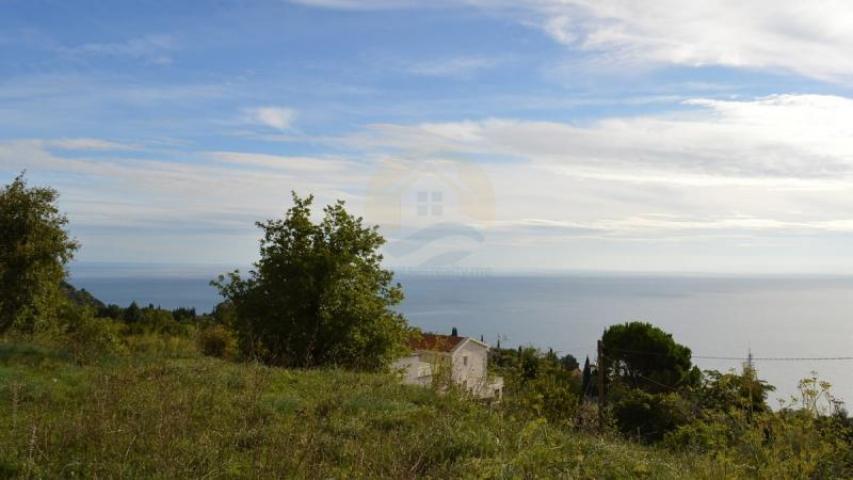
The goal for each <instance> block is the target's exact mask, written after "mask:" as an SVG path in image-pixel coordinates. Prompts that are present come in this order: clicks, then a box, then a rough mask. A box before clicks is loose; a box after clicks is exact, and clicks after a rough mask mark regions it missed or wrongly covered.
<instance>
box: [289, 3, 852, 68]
mask: <svg viewBox="0 0 853 480" xmlns="http://www.w3.org/2000/svg"><path fill="white" fill-rule="evenodd" d="M297 3H302V4H307V5H313V6H319V7H325V8H339V9H349V10H368V9H389V8H423V5H424V2H414V1H406V0H375V1H370V0H365V1H359V0H298V2H297ZM429 5H430V6H432V7H435V6H440V7H475V8H479V9H482V10H484V11H488V12H490V13H497V14H502V15H507V16H510V17H512V18H514V19H515V20H516V21H518V22H520V23H523V24H527V25H534V26H537V27H538V28H541V29H542V30H543V31H544V32H545V33H546V34H547V35H549V36H550V37H552V38H553V39H554V40H555V41H557V42H559V43H562V44H564V45H567V46H569V47H571V48H576V49H580V50H583V51H588V52H592V53H594V54H596V55H597V56H598V57H597V58H598V61H599V62H600V61H609V62H611V63H613V64H614V65H617V66H620V67H622V68H624V67H626V66H627V65H626V64H676V65H687V66H702V65H721V66H727V67H736V68H750V69H771V70H784V71H789V72H794V73H797V74H800V75H804V76H807V77H813V78H819V79H831V80H835V81H842V80H846V79H849V78H850V77H851V76H853V56H851V55H850V54H849V52H850V51H851V50H853V29H851V28H850V25H851V24H853V4H851V3H849V2H844V1H840V0H815V1H811V2H796V1H773V0H752V1H739V0H719V1H715V2H684V1H679V0H655V1H649V2H638V1H625V0H455V1H453V0H448V1H446V2H438V3H433V2H430V3H429Z"/></svg>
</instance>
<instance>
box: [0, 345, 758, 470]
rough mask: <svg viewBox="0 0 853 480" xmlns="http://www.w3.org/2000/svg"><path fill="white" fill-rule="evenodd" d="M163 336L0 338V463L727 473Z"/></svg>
mask: <svg viewBox="0 0 853 480" xmlns="http://www.w3.org/2000/svg"><path fill="white" fill-rule="evenodd" d="M167 343H168V339H164V343H163V344H160V345H157V347H155V348H156V349H159V351H152V347H151V346H150V345H149V346H147V347H146V348H145V349H143V351H142V352H137V353H133V354H131V355H129V356H125V357H116V358H112V359H109V360H104V361H102V362H98V363H96V364H92V365H88V366H79V365H78V364H77V363H76V362H73V361H72V360H71V357H70V356H69V355H67V354H66V353H64V352H62V351H60V350H53V349H49V348H45V347H38V346H35V345H31V344H22V343H10V342H8V341H7V342H6V343H4V344H3V345H2V346H0V476H5V477H12V476H20V477H33V478H60V477H64V478H69V477H78V478H96V477H97V478H138V477H151V478H280V477H300V478H380V477H381V478H414V477H432V478H459V477H471V478H517V477H525V478H536V477H540V478H545V477H565V478H725V477H727V476H728V477H733V475H734V474H735V473H737V471H738V470H737V469H734V468H732V467H730V466H725V465H723V464H721V463H717V462H715V461H713V460H712V459H710V458H698V457H697V458H691V457H687V456H674V455H671V454H667V453H664V452H663V451H658V450H653V449H650V448H647V447H642V446H638V445H634V444H631V443H626V442H624V441H617V440H613V439H607V438H605V437H596V436H592V435H585V434H580V433H572V432H567V431H563V430H560V429H557V428H554V427H552V426H549V424H548V423H547V422H546V421H544V420H539V419H522V418H515V417H513V416H510V415H506V414H505V413H504V412H502V411H501V409H499V408H497V409H496V408H490V407H487V406H484V405H481V404H477V403H474V402H471V401H468V400H464V399H461V398H459V397H458V396H457V395H455V394H450V395H441V396H439V395H437V394H435V393H434V392H433V391H432V390H430V389H425V388H418V387H410V386H403V385H399V384H398V382H397V381H395V380H394V379H393V378H391V377H390V376H387V375H383V374H374V373H352V372H345V371H341V370H300V371H291V370H285V369H279V368H271V367H264V366H261V365H258V364H235V363H230V362H225V361H222V360H218V359H213V358H209V357H203V356H201V355H199V354H195V353H188V352H187V351H186V350H183V351H181V350H172V351H171V352H170V349H169V346H168V345H167ZM144 350H148V351H147V353H146V352H145V351H144ZM178 352H182V353H180V354H179V353H178ZM730 469H731V470H730ZM767 478H770V477H769V476H768V477H767Z"/></svg>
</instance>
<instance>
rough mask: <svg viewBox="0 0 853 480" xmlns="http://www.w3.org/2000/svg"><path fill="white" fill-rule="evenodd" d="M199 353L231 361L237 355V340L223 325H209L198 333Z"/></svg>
mask: <svg viewBox="0 0 853 480" xmlns="http://www.w3.org/2000/svg"><path fill="white" fill-rule="evenodd" d="M198 348H199V350H201V353H203V354H205V355H208V356H211V357H218V358H228V359H233V358H234V357H235V356H236V353H237V339H236V338H235V337H234V334H233V333H232V332H231V331H230V330H229V329H228V328H226V327H225V326H223V325H210V326H208V327H205V328H203V329H202V330H201V331H200V332H199V333H198Z"/></svg>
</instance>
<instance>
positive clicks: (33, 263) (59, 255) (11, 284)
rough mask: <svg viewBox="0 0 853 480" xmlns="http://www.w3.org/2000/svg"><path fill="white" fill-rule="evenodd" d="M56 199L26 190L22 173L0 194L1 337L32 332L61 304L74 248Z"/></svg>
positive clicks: (54, 194) (52, 193) (47, 190)
mask: <svg viewBox="0 0 853 480" xmlns="http://www.w3.org/2000/svg"><path fill="white" fill-rule="evenodd" d="M58 197H59V194H58V193H57V192H56V190H54V189H52V188H46V187H28V186H27V183H26V181H25V180H24V175H23V173H22V174H20V175H18V176H17V177H15V180H13V181H12V183H11V184H9V185H6V186H5V187H3V189H2V190H0V232H2V233H0V333H3V332H4V331H6V330H8V329H9V328H10V327H12V326H16V327H17V328H20V329H21V330H24V331H33V330H34V329H35V328H36V327H37V325H38V324H39V323H40V322H47V321H49V320H50V318H51V317H52V315H53V314H54V313H55V309H56V307H57V305H58V304H59V303H60V302H61V300H60V299H61V292H60V285H61V283H62V281H63V279H64V278H65V264H66V263H68V261H70V260H71V258H72V257H73V255H74V252H75V251H76V250H77V248H78V245H77V242H75V241H74V240H73V239H71V237H70V236H69V235H68V232H67V231H66V225H67V224H68V219H67V218H66V217H65V215H63V214H61V213H60V212H59V209H58V208H57V206H56V201H57V199H58Z"/></svg>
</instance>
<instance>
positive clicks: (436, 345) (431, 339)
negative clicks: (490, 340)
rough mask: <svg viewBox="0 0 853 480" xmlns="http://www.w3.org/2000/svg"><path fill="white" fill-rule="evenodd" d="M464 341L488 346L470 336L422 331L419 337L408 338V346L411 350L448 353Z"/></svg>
mask: <svg viewBox="0 0 853 480" xmlns="http://www.w3.org/2000/svg"><path fill="white" fill-rule="evenodd" d="M466 341H471V342H473V343H475V344H478V345H481V346H483V347H485V348H486V349H488V348H489V346H488V345H487V344H485V343H483V342H481V341H479V340H476V339H473V338H470V337H460V336H455V337H454V336H453V335H438V334H435V333H423V334H421V335H420V336H419V337H415V338H413V339H411V340H409V348H411V349H412V350H427V351H431V352H442V353H450V352H452V351H454V350H456V348H457V347H459V346H460V345H462V344H463V343H465V342H466Z"/></svg>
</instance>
